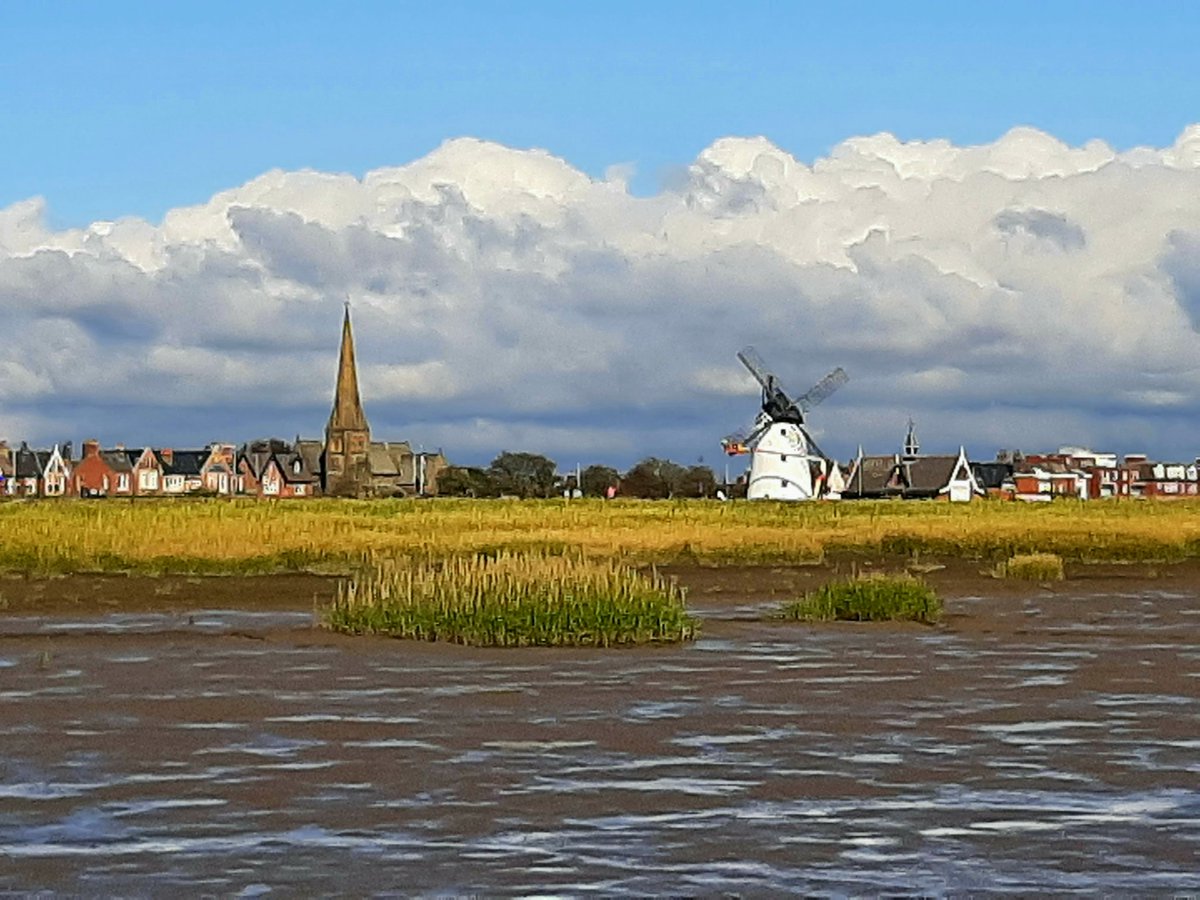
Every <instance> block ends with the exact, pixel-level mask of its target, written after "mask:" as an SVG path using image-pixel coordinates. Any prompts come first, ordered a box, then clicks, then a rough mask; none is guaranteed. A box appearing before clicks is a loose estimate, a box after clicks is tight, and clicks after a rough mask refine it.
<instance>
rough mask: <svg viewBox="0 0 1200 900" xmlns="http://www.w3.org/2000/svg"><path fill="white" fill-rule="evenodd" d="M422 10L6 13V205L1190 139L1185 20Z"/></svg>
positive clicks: (623, 9) (1192, 41) (318, 7)
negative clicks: (891, 137)
mask: <svg viewBox="0 0 1200 900" xmlns="http://www.w3.org/2000/svg"><path fill="white" fill-rule="evenodd" d="M342 6H344V7H346V8H337V7H342ZM434 6H435V5H434V4H404V3H357V4H329V3H294V2H293V3H252V4H245V3H205V4H170V3H121V4H83V3H54V2H50V3H38V4H10V5H8V6H6V7H5V9H4V10H3V13H2V14H0V123H2V128H3V132H4V133H5V134H6V138H5V139H4V140H3V141H0V207H3V206H6V205H8V204H10V203H12V202H14V201H17V200H21V199H24V198H27V197H31V196H35V195H40V196H44V197H45V198H46V199H47V201H48V203H49V221H50V223H51V224H53V225H55V226H59V227H63V226H78V225H83V224H86V223H87V222H90V221H92V220H95V219H111V218H117V217H120V216H124V215H138V216H143V217H147V218H149V219H151V220H152V221H155V220H158V219H159V218H160V217H161V216H162V215H163V213H164V212H165V211H166V210H168V209H169V208H171V207H174V206H180V205H186V204H192V203H198V202H202V201H204V200H205V199H207V198H208V197H209V196H211V195H212V194H213V193H214V192H216V191H218V190H222V189H225V188H228V187H231V186H234V185H237V184H240V183H242V182H244V181H246V180H248V179H250V178H252V177H254V176H256V175H258V174H260V173H262V172H264V171H267V170H269V169H273V168H284V169H295V168H302V167H313V168H317V169H321V170H325V171H342V172H350V173H353V174H362V173H363V172H365V171H367V170H370V169H373V168H376V167H379V166H386V165H397V164H401V163H404V162H407V161H409V160H412V159H414V158H416V157H419V156H421V155H424V154H425V153H427V152H429V151H430V150H432V149H434V148H435V147H436V146H438V145H439V144H440V143H441V142H442V141H443V140H445V139H446V138H450V137H456V136H460V135H471V136H474V137H480V138H484V139H488V140H494V141H498V142H500V143H504V144H507V145H510V146H513V147H544V148H546V149H548V150H550V151H551V152H552V153H554V154H556V155H558V156H561V157H563V158H564V159H566V160H567V161H569V162H570V163H571V164H573V165H574V166H576V167H577V168H580V169H582V170H583V171H585V172H587V173H589V174H591V175H594V176H600V175H602V174H603V173H604V171H605V170H606V169H607V168H608V167H609V166H612V165H623V164H631V165H632V166H634V167H635V171H636V175H635V177H634V179H633V182H632V187H633V189H634V191H635V192H637V193H642V194H646V193H652V192H654V191H656V190H658V189H659V187H660V185H661V184H662V183H664V182H667V183H669V182H670V181H671V179H672V178H674V177H676V172H677V171H678V170H679V169H680V168H682V167H684V166H686V165H687V164H688V163H689V162H691V160H692V159H693V158H694V157H695V155H696V153H697V152H699V151H700V150H701V149H703V148H704V147H706V146H707V145H708V144H710V143H711V142H712V141H713V140H714V139H716V138H719V137H722V136H725V135H757V134H762V135H765V136H767V137H768V138H770V139H771V140H772V141H773V142H774V143H776V144H777V145H779V146H780V147H782V148H784V149H786V150H788V151H789V152H790V153H792V154H793V155H794V156H796V157H797V158H799V159H801V160H805V161H810V162H811V161H812V159H814V158H815V157H817V156H820V155H822V154H824V153H825V152H827V151H828V150H829V148H830V147H832V146H834V145H835V144H837V143H838V142H839V141H841V140H843V139H844V138H846V137H849V136H852V135H859V134H873V133H876V132H879V131H890V132H892V133H894V134H896V135H897V136H899V137H900V138H902V139H915V138H925V139H928V138H938V137H942V138H947V139H949V140H951V141H952V142H954V143H957V144H971V143H982V142H987V141H991V140H994V139H995V138H997V137H998V136H1000V135H1001V134H1002V133H1004V132H1005V131H1007V130H1008V129H1009V128H1011V127H1013V126H1014V125H1022V124H1024V125H1032V126H1035V127H1038V128H1040V129H1043V130H1045V131H1047V132H1050V133H1052V134H1054V135H1056V136H1057V137H1058V138H1060V139H1061V140H1064V141H1066V142H1067V143H1070V144H1078V143H1082V142H1084V141H1086V140H1088V139H1090V138H1093V137H1098V138H1101V139H1104V140H1106V141H1108V142H1109V143H1110V144H1112V145H1113V146H1115V147H1117V148H1128V147H1130V146H1133V145H1137V144H1151V145H1154V146H1165V145H1167V144H1169V143H1170V142H1171V141H1172V140H1173V139H1174V137H1175V136H1176V135H1177V134H1178V133H1179V131H1180V130H1181V129H1182V128H1183V126H1185V125H1186V124H1187V123H1188V122H1190V121H1192V120H1194V119H1196V118H1200V113H1197V101H1196V98H1200V67H1197V65H1196V62H1195V49H1196V38H1197V36H1198V35H1200V28H1197V25H1198V23H1200V13H1198V12H1197V11H1196V10H1195V8H1194V7H1191V6H1190V5H1189V4H1182V3H1170V4H1167V3H1159V4H1155V3H1137V4H1131V3H1099V2H1092V3H1005V4H992V5H989V6H990V8H989V9H981V8H979V7H981V6H982V4H962V3H924V4H910V3H897V2H892V3H862V4H857V5H854V6H852V7H851V6H846V5H842V4H820V5H818V4H808V3H729V2H722V3H703V2H689V3H644V2H636V3H602V4H584V3H519V4H501V3H449V4H445V5H444V6H440V7H438V8H434ZM914 7H915V8H914ZM964 8H967V9H969V11H968V12H964V11H963V10H964Z"/></svg>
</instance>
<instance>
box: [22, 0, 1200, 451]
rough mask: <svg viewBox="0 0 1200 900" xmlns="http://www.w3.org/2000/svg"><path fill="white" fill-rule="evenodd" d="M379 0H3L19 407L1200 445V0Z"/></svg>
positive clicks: (646, 441) (155, 429)
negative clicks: (790, 406)
mask: <svg viewBox="0 0 1200 900" xmlns="http://www.w3.org/2000/svg"><path fill="white" fill-rule="evenodd" d="M345 6H346V7H347V8H343V9H337V8H334V5H332V4H316V3H287V4H283V3H258V4H233V3H210V4H205V5H203V6H202V7H200V6H196V7H186V8H185V7H183V6H181V5H175V4H158V3H155V4H151V3H144V4H139V3H126V4H120V5H107V6H106V5H95V4H91V5H83V4H67V3H45V4H36V5H35V4H28V5H22V6H19V7H17V6H11V7H7V8H6V9H5V10H4V11H3V13H2V14H0V129H2V132H3V134H4V135H5V139H4V140H2V141H0V335H2V334H3V333H7V335H8V336H7V337H0V439H3V438H7V439H8V440H10V442H11V441H16V440H21V439H26V440H29V441H30V442H31V443H41V444H47V443H50V442H54V441H60V440H68V439H69V440H74V441H76V442H78V441H79V440H81V439H82V438H84V437H97V438H99V439H101V440H102V441H105V442H106V443H114V442H117V441H121V442H124V443H127V444H135V443H154V444H156V445H177V446H178V445H182V444H187V443H190V444H203V443H207V442H209V441H212V440H235V441H240V440H245V439H247V438H250V437H255V436H260V435H262V434H265V433H271V434H277V435H280V436H288V437H290V436H294V435H295V434H297V433H300V434H304V435H318V434H319V433H320V431H321V429H322V428H323V425H324V421H325V418H326V417H327V415H328V405H329V401H330V397H331V394H332V376H333V371H334V368H335V362H336V360H335V354H336V345H337V334H338V323H339V319H340V315H341V309H342V303H343V301H344V300H346V299H349V300H350V302H351V304H352V308H353V310H354V315H355V320H356V324H357V325H358V330H359V340H360V351H359V360H360V365H361V366H362V367H363V378H362V383H363V392H364V401H365V403H366V406H367V412H368V415H369V417H370V418H371V421H372V424H373V426H374V431H375V434H376V435H377V436H378V437H380V438H387V439H397V440H399V439H408V440H410V441H412V442H413V443H414V444H417V445H422V446H427V447H433V446H440V447H442V448H443V449H444V450H445V451H446V452H447V453H448V455H449V456H450V458H451V460H452V461H455V462H468V463H477V462H486V461H487V460H488V459H490V458H491V457H492V456H494V455H495V454H496V453H498V452H500V451H501V450H506V449H507V450H530V451H535V452H545V453H547V454H549V455H551V456H553V457H554V458H556V459H557V460H559V462H560V463H561V464H562V465H564V466H569V465H573V464H574V463H575V462H581V463H583V464H585V465H586V464H588V463H589V462H606V463H612V464H617V465H622V466H623V465H628V464H629V463H631V462H633V461H635V460H636V459H638V458H641V457H642V456H646V455H651V454H653V455H659V456H671V457H673V458H676V459H680V460H682V461H685V462H689V463H690V462H694V461H695V460H697V459H700V458H703V459H705V461H707V462H709V463H712V464H715V465H718V466H720V465H721V464H722V460H721V457H720V448H719V444H718V441H719V438H720V437H721V436H722V435H724V434H725V433H727V432H728V431H730V430H732V429H733V428H735V427H737V426H741V425H745V424H747V423H748V422H749V420H750V419H751V418H752V417H753V414H754V412H755V408H756V399H755V391H754V386H753V383H752V382H750V381H749V380H748V378H746V377H745V375H744V373H742V372H740V370H739V368H738V365H737V362H736V359H735V357H734V354H735V352H736V351H737V350H738V349H739V348H740V347H741V346H743V345H744V344H754V345H755V346H757V347H758V348H759V349H760V351H761V352H762V354H763V356H764V357H765V358H766V359H767V361H768V363H770V364H772V366H773V367H775V368H776V369H777V370H778V374H779V375H780V376H781V378H783V380H784V382H785V384H788V385H790V386H792V387H793V388H794V390H796V391H802V390H804V389H805V388H807V387H808V385H809V384H811V383H812V382H815V381H816V380H817V379H818V378H819V377H820V376H821V375H822V374H824V372H825V371H827V370H828V369H829V368H832V367H833V366H834V365H842V366H844V367H845V368H846V369H847V371H848V372H849V373H850V378H851V381H850V383H849V384H848V385H847V386H846V387H845V388H843V390H842V391H841V392H839V393H838V394H836V395H835V396H834V397H833V398H831V399H830V400H829V401H828V402H827V403H826V404H825V405H824V406H822V407H820V408H819V410H818V411H817V412H816V413H814V415H813V417H812V423H811V424H812V426H813V429H814V432H815V433H816V434H817V436H818V438H819V439H820V440H821V443H822V445H823V446H824V447H825V448H826V449H827V450H829V451H830V452H833V453H835V454H836V455H839V456H843V457H844V456H848V455H849V454H850V453H851V452H853V450H854V449H855V448H856V447H857V445H858V444H860V443H861V444H863V445H864V446H865V447H866V449H867V450H868V452H890V451H892V450H893V449H895V447H896V446H898V444H899V442H900V440H901V438H902V437H903V433H904V428H905V423H906V421H907V419H908V418H909V417H910V416H911V417H913V418H914V419H915V420H916V421H917V427H918V433H919V434H920V435H921V436H922V440H923V444H924V445H925V446H926V448H927V449H930V450H951V449H957V447H958V445H959V444H966V445H967V448H968V450H969V451H970V452H971V453H972V455H973V456H976V457H979V458H990V457H991V456H992V455H993V454H994V452H995V450H996V449H999V448H1001V447H1014V446H1015V447H1021V448H1023V449H1026V450H1045V449H1054V448H1055V447H1057V446H1059V445H1061V444H1095V445H1097V446H1098V447H1099V448H1101V449H1113V450H1116V451H1118V452H1135V451H1147V452H1150V453H1151V454H1154V455H1159V456H1164V457H1166V456H1170V457H1176V458H1191V457H1193V456H1196V455H1200V434H1198V433H1197V432H1198V429H1197V428H1196V427H1195V425H1194V424H1193V423H1194V422H1195V421H1196V413H1197V410H1198V408H1200V404H1198V403H1197V396H1196V389H1197V386H1198V385H1200V373H1198V371H1197V368H1196V366H1197V363H1196V362H1195V360H1196V359H1197V358H1200V357H1198V356H1197V354H1196V349H1197V348H1196V339H1197V332H1196V322H1197V316H1200V130H1197V129H1193V128H1192V126H1193V123H1196V122H1200V111H1198V110H1197V108H1196V107H1197V103H1196V100H1195V98H1197V97H1200V70H1198V69H1197V67H1196V66H1195V64H1194V48H1195V44H1196V38H1197V36H1198V35H1200V27H1198V26H1200V12H1193V11H1191V10H1190V8H1189V7H1187V6H1186V5H1183V4H1177V3H1176V4H1165V3H1164V4H1155V3H1143V4H1124V3H1122V4H1117V3H1111V4H1106V3H1086V4H1085V3H1055V4H1035V3H1009V4H1004V5H1003V6H1000V5H997V6H995V7H994V8H992V9H988V10H972V11H969V12H966V13H964V12H963V11H962V6H963V4H949V3H945V4H941V3H927V4H895V3H892V4H882V3H880V4H872V3H864V4H859V5H857V6H855V7H854V8H853V9H848V8H844V7H841V6H836V7H835V5H833V4H830V5H825V6H821V7H817V6H816V5H813V4H784V3H740V4H730V3H720V4H718V3H695V2H692V3H688V4H673V3H659V4H645V3H608V4H557V3H555V4H551V3H546V4H531V3H525V4H499V3H493V4H484V3H478V4H473V3H472V4H468V3H462V4H446V5H444V8H442V9H438V10H432V9H430V8H428V7H429V5H428V4H402V3H387V4H382V3H381V4H370V3H360V4H346V5H345ZM914 7H915V8H914Z"/></svg>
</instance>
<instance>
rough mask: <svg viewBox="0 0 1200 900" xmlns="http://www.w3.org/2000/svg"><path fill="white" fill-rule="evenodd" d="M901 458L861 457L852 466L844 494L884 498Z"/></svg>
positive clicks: (892, 456) (893, 456)
mask: <svg viewBox="0 0 1200 900" xmlns="http://www.w3.org/2000/svg"><path fill="white" fill-rule="evenodd" d="M899 461H900V460H899V458H898V457H896V456H895V455H894V454H893V455H891V456H860V457H859V458H857V459H856V460H854V462H853V463H851V464H850V472H849V474H848V475H847V476H846V490H845V491H843V492H842V493H843V494H846V495H848V496H853V497H872V496H882V495H883V494H884V493H886V492H887V489H888V482H889V481H890V480H891V478H892V472H894V471H895V469H896V466H897V464H898V463H899Z"/></svg>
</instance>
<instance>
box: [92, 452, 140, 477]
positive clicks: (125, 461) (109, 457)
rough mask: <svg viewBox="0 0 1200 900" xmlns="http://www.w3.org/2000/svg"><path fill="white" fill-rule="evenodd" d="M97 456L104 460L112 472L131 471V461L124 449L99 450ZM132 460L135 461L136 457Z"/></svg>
mask: <svg viewBox="0 0 1200 900" xmlns="http://www.w3.org/2000/svg"><path fill="white" fill-rule="evenodd" d="M139 455H140V454H139ZM97 456H99V457H100V458H101V459H102V460H104V464H105V465H107V466H108V467H109V468H110V469H112V470H113V471H114V472H132V471H133V463H131V462H130V461H129V454H128V453H126V452H125V451H124V450H100V451H98V453H97ZM134 462H137V459H136V458H135V459H134Z"/></svg>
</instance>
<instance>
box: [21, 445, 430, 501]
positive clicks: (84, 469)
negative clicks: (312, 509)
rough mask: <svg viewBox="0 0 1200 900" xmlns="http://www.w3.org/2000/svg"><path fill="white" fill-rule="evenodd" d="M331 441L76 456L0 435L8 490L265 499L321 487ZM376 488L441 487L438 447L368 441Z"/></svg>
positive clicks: (401, 491) (407, 491) (414, 492)
mask: <svg viewBox="0 0 1200 900" xmlns="http://www.w3.org/2000/svg"><path fill="white" fill-rule="evenodd" d="M324 452H325V445H324V443H323V442H322V441H316V440H302V439H300V438H297V439H296V440H295V441H294V442H290V443H289V442H286V441H282V440H279V439H275V438H269V439H264V440H256V441H250V442H248V443H245V444H242V445H241V446H240V447H238V446H235V445H234V444H226V443H213V444H210V445H208V446H207V447H205V448H203V449H199V450H176V449H171V448H155V447H139V448H126V447H123V446H117V447H113V448H110V449H105V448H103V447H101V446H100V443H99V442H98V441H94V440H88V441H84V442H83V445H82V448H81V451H80V454H79V456H78V458H74V457H73V454H72V445H71V444H70V443H66V444H60V445H56V446H54V447H52V448H50V449H48V450H46V449H31V448H30V447H28V446H27V445H26V444H24V443H22V444H21V445H20V446H19V447H16V448H10V447H9V445H8V444H7V443H6V442H4V441H0V496H3V497H83V498H100V497H172V496H183V495H189V494H190V495H195V494H206V495H212V496H223V497H232V496H248V497H259V498H264V499H292V498H301V499H302V498H307V497H317V496H320V495H321V494H323V493H324V492H325V491H324V485H325V473H324V469H323V467H324ZM368 454H369V455H370V457H371V463H372V473H373V475H374V476H375V486H376V494H378V495H388V496H423V495H429V494H434V493H436V492H437V474H438V472H439V471H440V470H441V469H442V468H443V467H444V465H445V460H444V459H443V458H442V456H441V454H440V453H423V452H414V451H413V449H412V448H411V447H410V446H409V445H408V444H407V443H406V442H400V443H387V442H381V441H374V442H370V443H369V444H368Z"/></svg>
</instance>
